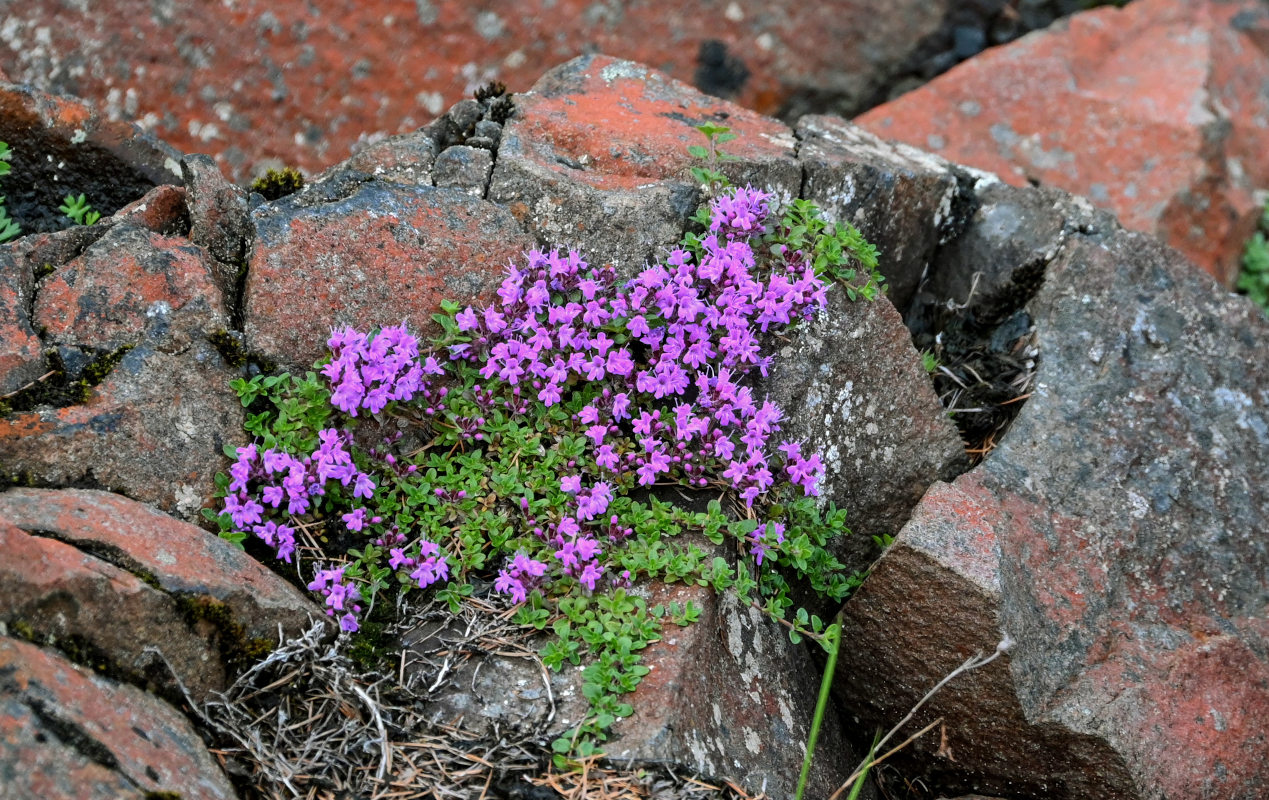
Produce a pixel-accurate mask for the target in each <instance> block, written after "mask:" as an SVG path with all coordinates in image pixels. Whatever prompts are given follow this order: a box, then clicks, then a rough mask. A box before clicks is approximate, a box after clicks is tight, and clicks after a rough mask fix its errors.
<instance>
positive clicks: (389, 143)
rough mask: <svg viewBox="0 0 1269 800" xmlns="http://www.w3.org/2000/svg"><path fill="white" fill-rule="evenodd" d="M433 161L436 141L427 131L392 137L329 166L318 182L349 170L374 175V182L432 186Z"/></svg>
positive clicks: (434, 159)
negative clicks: (333, 165)
mask: <svg viewBox="0 0 1269 800" xmlns="http://www.w3.org/2000/svg"><path fill="white" fill-rule="evenodd" d="M435 161H436V139H435V138H433V136H432V135H431V132H430V131H428V129H427V128H424V129H422V130H419V131H414V132H411V133H405V134H401V135H400V136H391V137H389V138H387V139H384V140H382V141H380V142H376V143H374V144H372V145H369V146H367V147H365V148H363V149H361V150H358V151H357V152H356V153H355V154H354V155H353V156H352V157H351V158H349V159H347V160H346V161H343V162H341V163H340V164H339V165H338V166H336V167H332V168H331V170H329V171H328V172H327V173H323V174H322V176H319V178H318V179H317V180H321V179H322V178H324V177H327V176H328V175H329V174H333V173H335V172H339V171H343V170H348V171H354V172H362V173H365V174H367V175H372V176H374V177H375V178H376V179H377V180H381V181H388V182H390V183H403V184H405V185H407V186H431V185H432V164H433V163H434V162H435Z"/></svg>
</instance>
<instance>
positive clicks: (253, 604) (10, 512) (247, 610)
mask: <svg viewBox="0 0 1269 800" xmlns="http://www.w3.org/2000/svg"><path fill="white" fill-rule="evenodd" d="M0 518H5V519H8V520H9V521H10V522H11V523H13V524H14V525H16V526H17V527H19V528H21V529H22V530H24V531H38V532H39V534H40V535H41V536H47V537H52V538H56V539H57V540H58V541H60V542H63V543H65V544H69V545H72V546H74V547H77V548H79V549H80V550H83V551H85V552H88V553H93V554H95V555H96V556H97V557H98V558H101V559H104V560H106V561H108V562H109V563H111V564H113V565H114V566H117V567H120V568H122V569H125V570H128V571H130V572H133V573H138V572H144V573H145V574H146V575H147V576H148V577H150V578H153V579H154V582H155V583H156V584H157V586H156V587H155V588H158V589H161V590H162V591H164V592H168V593H170V594H177V595H182V596H185V597H187V598H193V599H198V598H209V599H211V600H213V601H215V602H217V603H221V604H223V605H224V606H225V607H226V608H227V609H228V610H229V611H230V612H231V613H232V614H233V617H234V619H235V620H236V621H237V622H238V624H240V625H242V626H243V628H244V634H245V635H246V636H248V637H250V638H259V639H267V640H271V641H272V640H276V639H277V636H278V631H279V629H281V630H282V632H283V633H284V634H285V635H287V636H296V635H298V634H299V633H301V632H302V631H304V630H307V628H308V626H309V624H310V617H311V618H320V617H321V616H322V612H321V610H320V609H318V608H317V607H316V606H314V605H313V604H312V603H311V602H309V601H308V600H307V599H305V597H304V596H303V595H301V594H300V592H299V591H298V590H296V589H295V588H294V587H293V586H291V584H289V583H287V582H286V581H284V580H283V579H282V578H281V577H279V576H278V575H277V574H276V573H274V572H272V571H270V570H269V569H266V568H265V567H264V566H263V565H261V564H260V563H259V562H257V561H256V560H255V559H253V558H251V557H250V556H248V555H247V554H246V553H244V552H243V551H241V550H239V549H238V548H236V547H234V546H233V545H231V544H229V543H228V542H226V541H224V540H223V539H220V538H219V537H217V536H215V535H214V534H210V533H207V532H206V531H204V530H202V529H201V528H199V527H197V526H195V525H191V524H189V523H187V522H182V521H180V520H177V519H174V518H172V517H170V516H168V515H166V514H161V513H159V512H157V511H155V510H154V509H152V508H150V507H148V506H146V505H143V504H142V503H138V502H136V501H135V500H129V499H127V498H126V497H121V496H119V495H115V494H110V493H108V492H99V491H88V490H74V489H72V490H56V491H55V490H46V489H12V490H10V491H8V492H5V493H3V494H0Z"/></svg>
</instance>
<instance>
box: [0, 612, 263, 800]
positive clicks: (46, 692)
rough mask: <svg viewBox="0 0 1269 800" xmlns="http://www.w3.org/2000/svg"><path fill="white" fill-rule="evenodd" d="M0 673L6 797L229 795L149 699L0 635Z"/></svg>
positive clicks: (169, 713)
mask: <svg viewBox="0 0 1269 800" xmlns="http://www.w3.org/2000/svg"><path fill="white" fill-rule="evenodd" d="M0 676H2V677H0V731H3V734H2V735H0V776H3V781H4V786H5V791H6V793H12V794H11V795H10V796H12V797H39V798H41V800H89V799H90V798H91V799H92V800H97V798H100V799H101V800H108V799H109V800H114V799H115V798H128V799H129V800H144V798H154V797H160V796H168V795H175V796H180V797H198V798H208V800H215V799H216V798H224V800H233V799H234V798H236V797H237V796H238V795H237V793H236V792H234V790H233V787H232V786H231V785H230V783H229V780H228V779H227V778H226V777H225V774H224V773H223V772H222V771H221V770H220V768H219V767H218V766H217V765H216V762H215V761H213V760H212V757H211V754H209V753H208V752H207V750H206V749H205V748H204V746H203V742H202V740H201V739H200V738H199V737H198V734H197V733H196V732H195V731H194V729H193V728H192V727H190V724H189V722H188V721H186V720H185V718H184V717H182V716H181V715H180V714H179V713H178V712H177V711H176V710H175V709H173V708H172V707H171V706H169V705H167V704H166V703H164V702H163V701H161V700H159V699H158V698H156V697H154V696H153V695H150V694H147V693H145V692H142V691H140V690H138V689H135V688H133V687H131V686H127V685H120V684H117V683H114V682H112V681H109V680H105V679H103V678H101V677H98V676H96V675H93V674H91V673H89V672H87V671H85V670H83V669H80V668H78V667H75V666H73V665H72V664H70V663H68V662H67V661H65V660H64V659H62V658H60V657H58V656H57V655H55V654H53V653H51V652H49V651H47V650H42V649H40V648H38V647H35V646H33V645H30V644H27V643H26V642H22V641H18V640H16V639H12V638H9V637H5V636H0Z"/></svg>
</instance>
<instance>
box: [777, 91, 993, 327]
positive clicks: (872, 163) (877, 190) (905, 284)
mask: <svg viewBox="0 0 1269 800" xmlns="http://www.w3.org/2000/svg"><path fill="white" fill-rule="evenodd" d="M797 137H798V139H799V141H800V147H799V149H798V159H799V160H800V161H801V162H802V167H803V170H804V172H805V179H804V181H803V186H802V196H803V197H804V198H806V199H807V200H814V201H815V202H816V203H817V204H818V205H819V207H820V208H821V209H823V210H824V214H825V216H826V217H828V218H830V219H833V220H840V221H842V222H849V223H850V224H852V225H854V226H855V227H856V228H858V229H859V230H860V232H861V233H863V234H864V236H865V238H867V239H868V241H869V242H871V243H872V244H874V245H876V247H877V249H878V251H880V252H881V254H882V258H881V259H880V263H879V265H878V267H879V269H880V270H881V271H882V274H884V275H885V276H886V282H887V285H888V287H889V288H888V291H887V294H886V296H887V297H888V298H889V299H890V302H891V303H893V304H894V305H895V307H896V308H898V309H899V310H900V311H905V310H906V309H907V307H908V304H909V302H910V301H911V300H912V296H913V294H914V293H915V292H916V289H917V287H918V286H919V285H920V284H921V281H922V279H924V278H925V277H927V272H928V268H929V265H930V261H931V259H932V258H933V256H934V252H935V249H936V248H937V247H938V246H939V245H941V244H944V243H946V242H947V241H949V240H951V239H953V238H955V235H956V234H957V233H958V232H959V231H960V228H962V227H964V222H965V220H964V214H965V211H966V209H965V208H964V205H965V203H964V200H963V198H962V194H963V192H960V191H958V188H959V182H960V181H966V180H968V179H969V176H967V175H965V174H964V173H961V174H960V175H959V176H958V174H957V173H956V172H955V171H954V169H953V167H952V165H951V164H948V163H947V162H946V161H943V160H942V159H940V158H937V157H935V156H931V155H930V154H929V153H924V152H922V151H920V150H917V149H916V148H914V147H908V146H905V145H902V144H892V143H890V142H886V141H883V140H881V139H879V138H877V137H876V136H873V135H872V134H870V133H868V131H866V130H864V129H863V128H859V127H857V126H855V125H852V124H850V123H848V122H845V121H844V120H841V119H838V118H836V117H820V116H808V117H803V118H802V120H801V121H799V122H798V128H797Z"/></svg>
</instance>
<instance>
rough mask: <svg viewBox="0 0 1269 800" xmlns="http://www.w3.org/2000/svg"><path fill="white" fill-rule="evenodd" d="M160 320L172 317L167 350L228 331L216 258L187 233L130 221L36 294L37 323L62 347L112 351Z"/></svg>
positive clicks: (47, 281) (134, 341)
mask: <svg viewBox="0 0 1269 800" xmlns="http://www.w3.org/2000/svg"><path fill="white" fill-rule="evenodd" d="M156 319H164V320H168V319H170V324H166V325H165V327H166V328H167V330H165V331H164V337H163V338H164V341H165V347H167V348H168V349H178V350H179V349H184V348H187V347H188V346H189V340H190V337H194V336H201V335H205V334H206V333H209V332H212V331H215V330H221V329H224V328H225V327H226V326H227V325H228V322H229V315H228V310H227V309H226V307H225V301H224V298H223V296H222V294H221V291H220V289H219V288H218V286H217V283H216V274H215V262H213V261H212V259H211V258H209V257H208V254H207V251H206V250H204V249H203V248H201V247H197V246H195V245H192V244H190V242H189V241H188V240H187V239H184V238H177V237H170V236H162V235H160V234H157V233H154V232H153V231H150V230H147V229H145V228H142V227H139V226H136V225H130V224H126V223H124V224H117V225H115V226H113V227H111V228H110V230H109V231H108V232H107V233H106V234H105V235H104V236H102V237H101V238H100V239H98V240H97V241H96V242H94V243H93V244H91V245H89V246H88V248H87V249H86V250H85V251H84V252H83V254H82V255H80V256H78V257H77V258H75V259H73V260H72V261H70V262H69V263H67V264H65V265H64V266H61V267H58V268H57V269H56V270H55V271H54V272H53V273H52V274H51V275H49V276H48V277H47V278H45V279H44V280H42V281H41V282H40V284H39V287H38V293H37V296H36V298H35V324H36V326H38V327H39V328H41V329H42V330H44V331H46V333H45V334H44V336H45V339H46V341H48V342H50V343H53V344H58V345H72V346H76V347H80V348H95V349H97V350H106V351H114V350H117V349H118V348H120V347H123V346H124V345H135V344H137V343H138V342H139V341H140V340H141V338H142V337H143V336H144V335H145V333H146V331H147V330H150V329H153V328H155V320H156Z"/></svg>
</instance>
